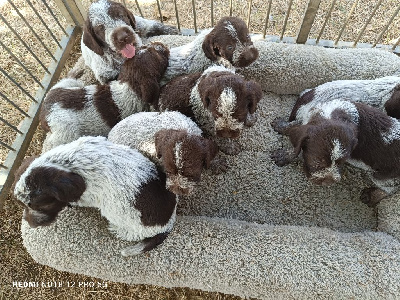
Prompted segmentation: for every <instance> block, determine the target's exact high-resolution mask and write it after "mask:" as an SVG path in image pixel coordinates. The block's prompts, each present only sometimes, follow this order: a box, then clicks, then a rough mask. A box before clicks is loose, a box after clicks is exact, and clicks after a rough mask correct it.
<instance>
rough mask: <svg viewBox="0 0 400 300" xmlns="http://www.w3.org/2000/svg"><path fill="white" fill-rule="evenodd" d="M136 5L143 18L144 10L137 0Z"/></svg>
mask: <svg viewBox="0 0 400 300" xmlns="http://www.w3.org/2000/svg"><path fill="white" fill-rule="evenodd" d="M135 3H136V7H137V9H138V11H139V14H140V16H141V17H142V18H143V13H142V10H141V9H140V5H139V2H138V0H135Z"/></svg>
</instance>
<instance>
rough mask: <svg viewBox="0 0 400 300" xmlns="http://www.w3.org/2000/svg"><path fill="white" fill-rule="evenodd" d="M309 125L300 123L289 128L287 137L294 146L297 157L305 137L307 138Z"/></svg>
mask: <svg viewBox="0 0 400 300" xmlns="http://www.w3.org/2000/svg"><path fill="white" fill-rule="evenodd" d="M309 127H310V125H300V126H296V127H293V128H291V129H290V130H289V134H288V135H289V138H290V142H291V143H292V145H293V147H294V149H293V150H294V151H293V152H294V155H295V157H297V156H298V155H299V154H300V151H301V150H302V149H303V147H304V145H305V143H306V141H307V139H308V130H309Z"/></svg>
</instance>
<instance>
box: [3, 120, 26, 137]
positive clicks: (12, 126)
mask: <svg viewBox="0 0 400 300" xmlns="http://www.w3.org/2000/svg"><path fill="white" fill-rule="evenodd" d="M0 121H1V122H3V123H4V124H6V125H7V126H8V127H10V128H11V129H12V130H14V131H16V132H18V133H19V134H24V133H23V132H22V131H21V130H19V129H18V128H17V127H15V126H14V125H12V124H10V123H9V122H8V121H6V120H4V119H3V118H2V117H0Z"/></svg>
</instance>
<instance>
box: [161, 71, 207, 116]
mask: <svg viewBox="0 0 400 300" xmlns="http://www.w3.org/2000/svg"><path fill="white" fill-rule="evenodd" d="M200 76H201V73H200V72H198V73H193V74H189V75H183V76H178V77H175V78H174V79H172V80H171V81H170V82H168V83H167V84H166V85H164V86H163V87H162V88H161V93H160V100H159V109H160V110H161V111H165V110H170V111H179V112H181V113H182V114H184V115H186V116H188V117H190V118H193V117H194V115H193V111H192V109H191V108H190V104H189V99H190V94H191V92H192V89H193V87H194V86H195V85H196V82H197V80H198V79H199V78H200Z"/></svg>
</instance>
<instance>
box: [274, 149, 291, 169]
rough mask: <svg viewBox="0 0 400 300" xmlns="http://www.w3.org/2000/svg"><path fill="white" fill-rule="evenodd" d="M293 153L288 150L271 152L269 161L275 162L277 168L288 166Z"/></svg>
mask: <svg viewBox="0 0 400 300" xmlns="http://www.w3.org/2000/svg"><path fill="white" fill-rule="evenodd" d="M292 153H293V151H291V150H288V149H283V148H282V149H277V150H275V151H272V152H271V155H270V157H271V159H272V160H273V161H274V162H275V164H276V165H277V166H278V167H283V166H286V165H288V164H289V163H290V162H292V160H293V154H292Z"/></svg>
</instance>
